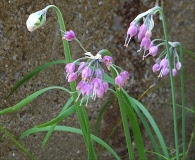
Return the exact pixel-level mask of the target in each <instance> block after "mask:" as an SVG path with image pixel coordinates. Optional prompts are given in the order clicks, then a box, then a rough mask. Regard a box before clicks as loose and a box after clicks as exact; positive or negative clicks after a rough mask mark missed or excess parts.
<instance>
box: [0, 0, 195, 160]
mask: <svg viewBox="0 0 195 160" xmlns="http://www.w3.org/2000/svg"><path fill="white" fill-rule="evenodd" d="M49 4H54V5H56V6H58V7H59V8H60V9H61V12H62V13H63V15H64V19H65V22H66V27H67V29H72V30H74V31H75V32H76V34H77V37H78V38H79V39H80V40H81V41H82V43H83V45H84V46H85V48H86V49H87V50H88V51H91V52H92V53H94V54H95V53H97V52H98V51H99V50H101V49H103V48H106V49H108V50H109V51H110V52H111V53H113V56H114V59H115V63H116V64H117V65H119V66H123V68H125V69H126V70H129V71H130V72H131V80H130V83H128V84H127V85H126V89H127V90H128V92H129V93H130V95H131V96H133V97H135V98H138V97H139V95H141V94H142V93H143V92H144V91H145V90H146V89H147V88H148V87H149V86H150V85H152V84H153V83H154V82H157V85H156V86H157V87H155V88H154V89H153V91H152V92H150V93H149V94H147V95H146V96H145V97H144V98H143V99H142V102H143V103H144V105H145V106H146V107H148V109H149V110H150V112H151V114H152V115H153V116H154V118H155V120H156V122H157V124H158V125H159V127H160V129H161V131H162V133H163V135H164V137H165V140H166V143H167V144H168V146H170V147H173V146H174V141H173V122H172V108H171V105H170V104H169V103H170V102H171V101H170V85H169V78H163V79H162V80H158V81H157V79H156V75H154V74H153V73H151V67H152V64H153V62H154V60H153V59H152V58H148V59H146V61H142V60H141V55H140V54H137V52H136V51H137V50H138V48H139V45H138V43H137V42H136V41H135V40H133V41H132V42H131V44H130V46H129V47H128V48H124V46H123V44H124V38H125V34H126V29H127V27H128V25H129V22H131V21H132V20H133V19H134V18H135V16H136V15H137V14H139V13H141V12H143V11H146V10H147V9H149V8H150V7H153V6H154V1H151V0H148V1H146V0H128V1H127V0H64V1H60V0H49V1H46V0H42V1H38V0H34V1H28V0H23V1H21V0H9V1H8V0H1V1H0V6H1V11H0V89H1V90H0V109H1V110H2V109H4V108H7V107H10V106H13V105H14V104H16V103H18V102H19V101H21V100H22V99H23V98H25V97H26V96H28V95H30V94H32V93H33V92H35V91H37V90H39V89H42V88H44V87H48V86H52V85H59V86H65V87H68V84H67V83H66V81H65V78H64V75H63V72H64V65H55V66H53V67H50V68H48V69H46V70H45V71H43V72H41V73H39V74H38V76H35V77H34V78H32V79H31V80H29V81H28V82H26V83H25V84H24V85H23V86H22V87H20V88H19V89H18V90H17V91H16V92H15V93H14V94H13V95H12V96H11V97H10V98H9V99H5V97H6V95H7V94H8V92H9V91H10V89H11V88H12V87H13V85H14V84H16V83H17V82H18V81H19V80H20V79H21V78H22V77H23V76H25V75H26V74H27V73H29V72H30V71H32V70H33V69H35V68H37V67H38V66H40V65H42V64H45V63H46V62H49V61H53V60H58V59H63V48H62V42H61V36H60V31H59V25H58V22H57V17H56V13H55V12H54V11H51V10H49V11H48V13H47V22H46V25H45V26H44V27H43V28H41V29H39V30H37V31H35V32H33V33H30V32H29V31H28V30H27V29H26V26H25V23H26V20H27V18H28V16H29V14H31V13H32V12H35V11H37V10H40V9H42V8H44V7H45V6H47V5H49ZM164 11H165V15H166V17H167V26H168V31H169V38H170V41H179V42H181V43H182V44H183V46H184V48H185V49H188V50H191V51H194V52H195V46H194V45H195V11H194V0H185V1H182V0H178V1H168V0H165V1H164ZM162 33H163V32H162V27H161V21H160V20H159V19H158V16H156V18H155V29H154V33H153V38H154V37H156V38H157V37H158V38H163V34H162ZM70 47H71V52H72V55H73V58H74V59H76V58H79V57H81V56H82V54H83V52H82V50H81V49H80V48H79V47H78V45H77V44H76V43H75V42H72V43H71V44H70ZM184 58H185V87H186V106H187V107H190V108H192V107H193V106H194V104H195V100H194V96H195V95H194V88H195V84H194V78H195V77H194V75H195V71H194V69H193V66H194V59H192V58H191V57H190V56H188V55H186V54H185V55H184ZM176 81H178V77H177V78H176ZM176 85H177V86H179V83H176ZM67 96H68V95H67V94H65V93H63V92H61V91H56V90H55V91H49V92H47V93H45V94H43V95H41V96H39V97H38V98H37V99H36V100H34V101H33V102H32V103H30V104H28V105H27V106H25V107H24V108H23V109H21V110H19V111H18V112H16V113H11V114H8V115H4V116H1V117H0V125H2V126H4V127H5V128H6V129H7V130H8V131H9V132H10V133H11V134H13V135H14V137H16V138H18V137H19V136H20V134H21V133H23V132H24V131H25V130H27V129H29V128H31V127H33V126H35V125H38V124H41V123H44V122H46V121H49V120H51V119H52V118H54V117H56V116H57V115H58V113H59V112H60V110H61V108H62V107H63V105H64V103H65V102H66V100H67ZM177 97H178V100H179V99H180V97H179V92H178V93H177ZM106 98H112V95H111V94H109V93H108V94H107V97H106ZM106 98H104V99H103V101H104V102H105V99H106ZM101 105H102V102H101V101H100V100H97V102H95V103H90V107H89V109H88V114H89V117H90V120H91V124H92V126H93V124H94V123H95V120H96V118H97V114H98V112H99V110H100V108H101ZM159 115H160V116H159ZM193 116H194V115H192V114H191V113H189V112H188V113H187V129H186V133H187V141H189V139H190V134H191V133H192V128H193V122H194V117H193ZM118 121H120V112H119V110H118V106H117V105H116V102H115V101H114V102H113V103H112V104H111V106H110V107H108V109H107V110H106V112H105V113H104V116H103V120H102V125H101V131H100V137H101V138H103V139H104V140H105V139H106V137H107V136H108V135H109V133H110V132H111V131H112V129H113V128H114V126H116V124H117V123H118ZM178 121H179V124H180V121H181V120H180V119H179V120H178ZM61 124H62V125H69V126H75V127H78V126H79V124H78V121H77V118H76V115H72V116H70V117H68V118H67V119H66V120H64V121H63V122H61ZM179 127H180V126H179ZM142 133H143V135H144V138H145V139H144V143H145V146H146V149H150V143H149V142H148V141H147V140H148V137H147V136H146V133H145V132H144V130H143V131H142ZM43 138H44V134H43V133H39V134H33V135H31V136H29V137H27V138H25V139H23V140H22V141H21V143H22V144H23V145H24V146H25V147H26V148H27V149H29V151H30V152H31V153H33V154H34V155H35V157H36V158H37V159H43V160H49V159H58V160H61V159H70V160H71V159H74V160H79V159H82V160H83V159H86V149H85V146H84V143H83V140H82V138H81V137H80V136H77V135H74V134H70V133H62V132H55V133H53V135H52V137H51V139H50V140H49V142H48V144H47V146H46V148H44V149H40V148H41V142H42V140H43ZM108 143H109V144H110V145H111V146H112V147H113V148H114V149H115V150H116V151H117V153H118V154H119V155H121V156H122V155H125V154H126V152H127V151H126V148H125V138H124V135H123V131H122V127H121V126H119V127H118V128H117V130H116V131H115V132H114V134H113V135H112V136H111V138H110V140H109V141H108ZM99 150H100V151H101V148H99ZM191 150H192V151H191V152H190V153H191V154H190V156H191V157H189V159H190V158H192V157H193V156H194V154H193V151H194V150H195V149H194V148H191ZM0 159H2V160H10V159H18V160H19V159H20V160H22V159H28V157H27V156H26V155H25V154H24V153H23V152H22V151H21V150H20V149H19V148H18V147H17V146H16V145H15V144H14V143H13V142H12V141H11V140H10V139H9V138H8V137H7V136H6V135H5V134H3V133H2V132H0ZM99 159H102V160H103V159H105V160H108V159H113V158H112V157H110V156H109V154H108V153H107V152H106V151H101V152H100V158H99Z"/></svg>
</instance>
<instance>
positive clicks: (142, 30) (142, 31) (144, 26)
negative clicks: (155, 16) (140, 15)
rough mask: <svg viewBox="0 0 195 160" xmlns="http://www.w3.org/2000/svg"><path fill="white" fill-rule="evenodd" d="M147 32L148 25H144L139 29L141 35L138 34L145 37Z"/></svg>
mask: <svg viewBox="0 0 195 160" xmlns="http://www.w3.org/2000/svg"><path fill="white" fill-rule="evenodd" d="M146 31H147V27H146V25H145V24H142V25H141V26H140V28H139V33H138V34H142V35H145V33H146Z"/></svg>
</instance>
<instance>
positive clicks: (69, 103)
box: [41, 97, 73, 148]
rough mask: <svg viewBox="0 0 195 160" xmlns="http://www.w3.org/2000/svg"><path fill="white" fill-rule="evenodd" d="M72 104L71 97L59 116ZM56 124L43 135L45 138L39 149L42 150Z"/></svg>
mask: <svg viewBox="0 0 195 160" xmlns="http://www.w3.org/2000/svg"><path fill="white" fill-rule="evenodd" d="M72 102H73V98H72V97H71V98H70V99H69V100H68V101H67V102H66V104H65V105H64V107H63V108H62V110H61V112H60V114H62V113H63V112H64V111H65V110H66V109H67V108H68V107H69V106H70V105H71V103H72ZM56 125H57V123H55V124H52V126H51V129H50V130H49V131H48V132H47V134H46V135H45V138H44V139H43V142H42V144H41V148H44V147H45V145H46V143H47V141H48V140H49V138H50V137H51V134H52V132H53V131H54V128H55V127H56Z"/></svg>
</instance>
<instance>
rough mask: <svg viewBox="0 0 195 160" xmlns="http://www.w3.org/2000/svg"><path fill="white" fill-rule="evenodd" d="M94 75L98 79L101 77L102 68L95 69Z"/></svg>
mask: <svg viewBox="0 0 195 160" xmlns="http://www.w3.org/2000/svg"><path fill="white" fill-rule="evenodd" d="M95 76H96V78H99V79H102V76H103V75H102V70H101V69H97V70H96V71H95Z"/></svg>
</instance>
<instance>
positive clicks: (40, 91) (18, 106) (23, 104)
mask: <svg viewBox="0 0 195 160" xmlns="http://www.w3.org/2000/svg"><path fill="white" fill-rule="evenodd" d="M51 89H61V90H64V91H65V92H68V93H70V91H69V90H68V89H66V88H64V87H59V86H52V87H47V88H44V89H41V90H39V91H37V92H35V93H33V94H31V95H30V96H28V97H27V98H25V99H23V100H22V101H20V102H19V103H17V104H16V105H14V106H13V107H9V108H5V109H3V110H1V111H0V115H3V114H7V113H11V112H15V111H17V110H19V109H21V108H22V107H24V106H25V105H26V104H28V103H30V102H31V101H32V100H34V99H35V98H37V97H38V96H39V95H41V94H43V93H44V92H46V91H48V90H51Z"/></svg>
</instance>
